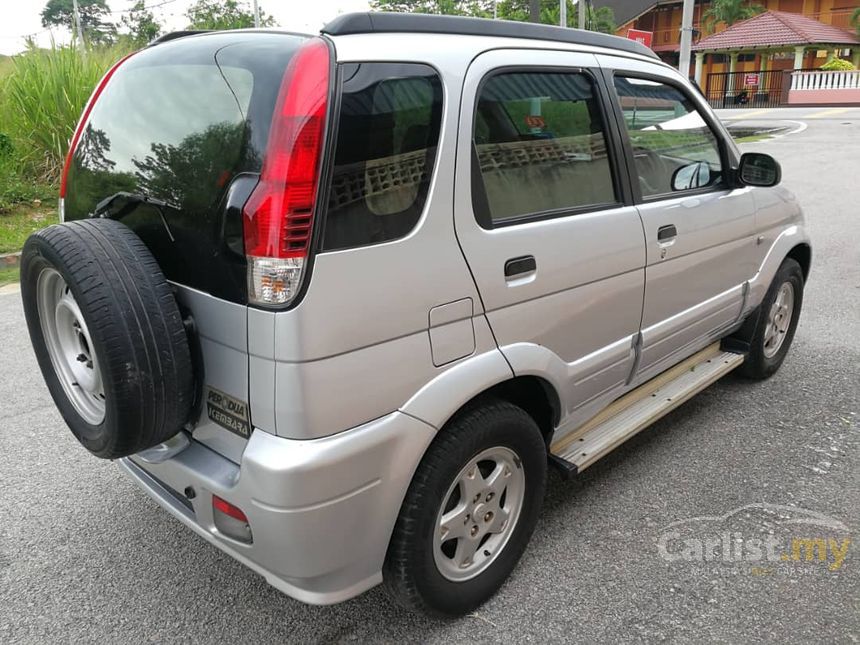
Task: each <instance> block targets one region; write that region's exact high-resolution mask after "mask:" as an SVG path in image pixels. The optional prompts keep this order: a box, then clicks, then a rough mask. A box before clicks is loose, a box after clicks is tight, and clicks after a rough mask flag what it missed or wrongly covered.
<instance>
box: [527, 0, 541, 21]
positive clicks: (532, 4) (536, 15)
mask: <svg viewBox="0 0 860 645" xmlns="http://www.w3.org/2000/svg"><path fill="white" fill-rule="evenodd" d="M529 22H540V0H529Z"/></svg>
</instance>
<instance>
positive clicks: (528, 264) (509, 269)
mask: <svg viewBox="0 0 860 645" xmlns="http://www.w3.org/2000/svg"><path fill="white" fill-rule="evenodd" d="M535 271H537V262H535V256H533V255H524V256H522V257H520V258H511V259H510V260H508V261H507V262H505V277H506V278H516V277H519V276H523V275H526V274H527V273H534V272H535Z"/></svg>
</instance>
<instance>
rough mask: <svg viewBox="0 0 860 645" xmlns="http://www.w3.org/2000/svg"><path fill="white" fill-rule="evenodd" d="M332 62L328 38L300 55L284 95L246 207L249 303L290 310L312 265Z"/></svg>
mask: <svg viewBox="0 0 860 645" xmlns="http://www.w3.org/2000/svg"><path fill="white" fill-rule="evenodd" d="M330 68H331V57H330V54H329V48H328V45H327V44H326V42H325V41H324V40H322V39H321V38H313V39H311V40H309V41H308V42H306V43H305V44H304V45H302V47H301V48H300V49H299V50H298V52H296V54H295V56H293V58H292V60H291V61H290V63H289V65H288V66H287V70H286V72H285V73H284V79H283V81H282V82H281V89H280V92H279V94H278V102H277V104H276V106H275V113H274V115H273V116H272V126H271V130H270V131H269V143H268V146H267V148H266V157H265V159H264V161H263V170H262V172H261V174H260V182H259V183H258V184H257V187H256V188H255V189H254V192H253V193H252V194H251V197H250V198H249V199H248V202H247V203H246V204H245V208H244V217H243V221H244V233H245V255H246V256H247V258H248V300H249V301H250V302H251V303H254V304H259V305H282V304H286V303H288V302H289V301H290V300H292V299H293V297H294V296H295V295H296V292H297V291H298V288H299V285H300V284H301V279H302V273H303V271H304V268H305V265H306V263H307V258H308V251H309V248H310V243H311V233H312V230H313V217H314V209H315V208H316V202H317V195H318V192H319V184H320V169H321V166H322V155H323V139H324V136H325V126H326V115H327V109H328V94H329V77H330Z"/></svg>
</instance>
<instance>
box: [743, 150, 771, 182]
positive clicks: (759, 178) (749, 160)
mask: <svg viewBox="0 0 860 645" xmlns="http://www.w3.org/2000/svg"><path fill="white" fill-rule="evenodd" d="M738 179H740V181H741V183H742V184H743V185H744V186H764V187H768V186H776V185H777V184H778V183H779V182H780V180H781V179H782V168H781V167H780V165H779V162H778V161H777V160H776V159H774V158H773V157H771V156H770V155H766V154H764V153H762V152H746V153H744V154H743V155H742V156H741V163H740V165H739V166H738Z"/></svg>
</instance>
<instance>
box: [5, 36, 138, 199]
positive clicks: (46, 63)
mask: <svg viewBox="0 0 860 645" xmlns="http://www.w3.org/2000/svg"><path fill="white" fill-rule="evenodd" d="M125 53H127V49H125V48H118V47H108V48H100V49H92V50H90V51H88V52H87V54H86V56H82V55H81V52H80V51H79V50H77V49H74V48H72V47H54V48H53V49H31V50H29V51H27V52H25V53H23V54H19V55H18V56H15V57H14V59H13V66H12V69H11V71H9V72H8V73H7V74H6V75H5V76H4V77H3V79H2V87H0V89H2V92H0V97H2V99H0V132H3V133H5V134H6V135H7V136H8V137H9V138H10V139H11V143H12V146H13V148H14V158H15V160H16V162H17V164H18V166H19V167H21V168H22V170H24V171H26V173H27V174H28V176H30V177H31V178H33V179H35V180H41V181H42V182H49V183H53V182H56V179H57V177H58V176H59V173H60V171H61V170H62V167H63V161H64V159H65V155H66V149H67V147H68V142H69V140H70V139H71V138H72V135H73V134H74V130H75V125H76V123H77V121H78V117H79V116H80V114H81V112H82V111H83V109H84V105H86V102H87V99H89V97H90V94H91V93H92V91H93V88H94V87H95V86H96V83H98V81H99V79H100V78H101V77H102V76H103V75H104V73H105V72H106V71H107V70H108V68H109V67H110V66H111V65H112V64H113V63H114V62H115V61H116V60H117V59H119V58H121V57H122V56H123V55H124V54H125Z"/></svg>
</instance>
